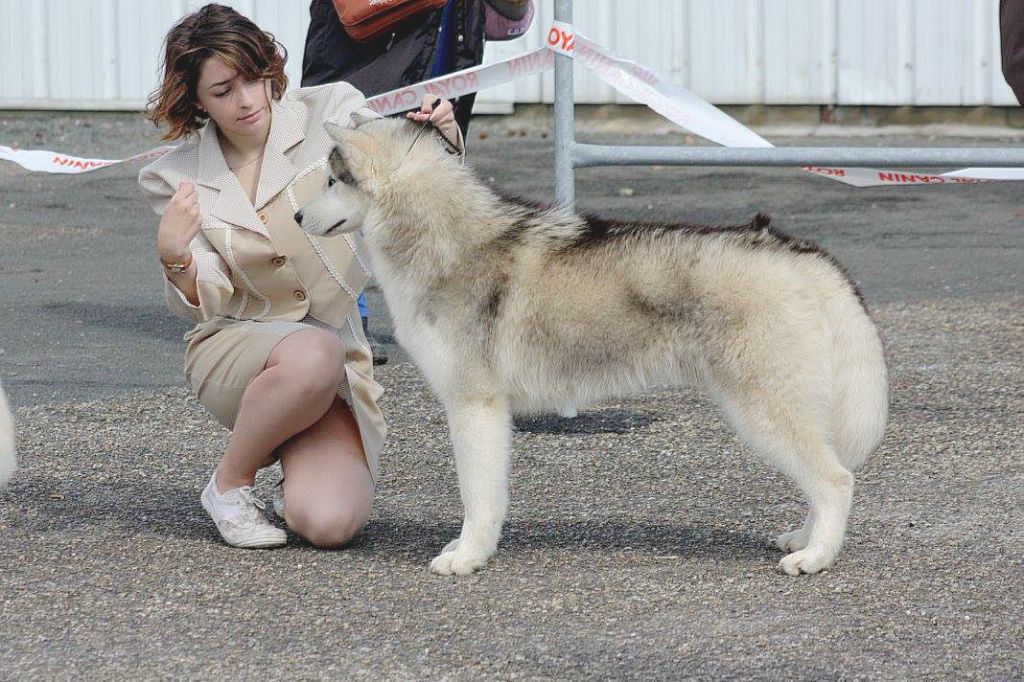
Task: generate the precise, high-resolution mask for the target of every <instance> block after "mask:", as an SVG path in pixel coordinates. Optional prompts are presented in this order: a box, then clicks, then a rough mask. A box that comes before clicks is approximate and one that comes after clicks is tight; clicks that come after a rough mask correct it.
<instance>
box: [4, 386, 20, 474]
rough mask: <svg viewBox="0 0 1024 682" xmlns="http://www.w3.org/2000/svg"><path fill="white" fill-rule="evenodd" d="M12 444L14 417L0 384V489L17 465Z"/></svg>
mask: <svg viewBox="0 0 1024 682" xmlns="http://www.w3.org/2000/svg"><path fill="white" fill-rule="evenodd" d="M14 446H15V441H14V418H13V417H11V410H10V408H9V407H8V406H7V396H6V395H4V387H3V385H0V490H3V489H4V488H6V487H7V482H8V481H10V480H11V476H13V475H14V470H15V469H16V468H17V465H18V460H17V455H16V453H15V448H14Z"/></svg>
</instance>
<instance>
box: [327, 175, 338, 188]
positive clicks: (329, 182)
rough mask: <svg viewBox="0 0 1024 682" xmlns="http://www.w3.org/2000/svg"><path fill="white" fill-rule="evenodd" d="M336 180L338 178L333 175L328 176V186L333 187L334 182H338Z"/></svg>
mask: <svg viewBox="0 0 1024 682" xmlns="http://www.w3.org/2000/svg"><path fill="white" fill-rule="evenodd" d="M336 182H337V180H335V179H334V176H333V175H332V176H331V177H329V178H327V186H328V187H333V186H334V183H336Z"/></svg>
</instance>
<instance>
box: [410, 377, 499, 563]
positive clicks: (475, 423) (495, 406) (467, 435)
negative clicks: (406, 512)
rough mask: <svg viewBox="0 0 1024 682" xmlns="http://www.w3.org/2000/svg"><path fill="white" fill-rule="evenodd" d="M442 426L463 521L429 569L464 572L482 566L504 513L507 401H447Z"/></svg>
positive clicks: (493, 547)
mask: <svg viewBox="0 0 1024 682" xmlns="http://www.w3.org/2000/svg"><path fill="white" fill-rule="evenodd" d="M448 428H449V430H450V431H451V440H452V446H453V448H454V450H455V467H456V469H457V470H458V474H459V492H460V494H461V496H462V506H463V508H464V510H465V520H464V521H463V523H462V533H461V534H460V535H459V537H458V539H457V540H454V541H452V542H450V543H448V545H447V546H446V547H445V548H444V550H442V552H441V554H440V555H439V556H437V557H435V558H434V560H433V561H432V562H430V570H432V571H434V572H435V573H440V574H442V575H451V574H452V573H456V574H458V575H465V574H467V573H472V572H473V571H475V570H476V569H478V568H480V567H481V566H483V565H484V564H485V563H486V562H487V560H488V559H489V558H490V557H491V556H492V555H493V554H494V552H495V550H497V548H498V540H499V538H500V537H501V525H502V523H503V522H504V521H505V514H506V512H507V511H508V468H509V446H510V443H511V437H512V419H511V415H510V412H509V407H508V402H507V401H506V400H505V398H503V397H498V396H495V397H491V398H488V399H486V400H478V401H472V402H453V403H451V404H449V405H448Z"/></svg>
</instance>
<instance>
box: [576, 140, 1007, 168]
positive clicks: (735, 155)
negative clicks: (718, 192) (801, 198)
mask: <svg viewBox="0 0 1024 682" xmlns="http://www.w3.org/2000/svg"><path fill="white" fill-rule="evenodd" d="M572 151H573V161H574V164H575V166H576V167H577V168H584V167H589V166H640V165H679V166H802V165H809V166H852V167H870V166H995V167H1022V166H1024V148H1020V147H1017V148H1012V147H981V148H978V147H975V148H967V147H930V148H929V147H758V148H750V147H661V146H643V147H636V146H614V145H597V144H574V145H573V147H572Z"/></svg>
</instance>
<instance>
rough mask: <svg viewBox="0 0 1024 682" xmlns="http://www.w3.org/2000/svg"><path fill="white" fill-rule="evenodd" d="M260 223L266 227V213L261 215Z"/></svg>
mask: <svg viewBox="0 0 1024 682" xmlns="http://www.w3.org/2000/svg"><path fill="white" fill-rule="evenodd" d="M260 222H261V223H263V224H264V225H266V224H267V214H266V213H260Z"/></svg>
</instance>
